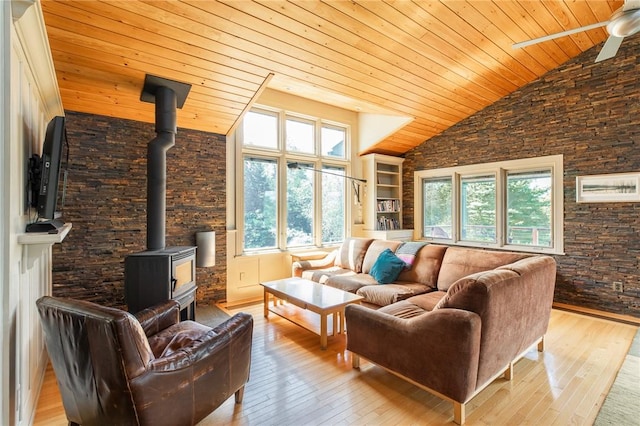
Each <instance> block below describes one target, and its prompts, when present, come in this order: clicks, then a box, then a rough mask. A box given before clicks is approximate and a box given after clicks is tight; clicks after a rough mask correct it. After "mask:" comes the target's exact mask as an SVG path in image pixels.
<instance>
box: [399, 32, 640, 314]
mask: <svg viewBox="0 0 640 426" xmlns="http://www.w3.org/2000/svg"><path fill="white" fill-rule="evenodd" d="M599 49H600V47H599V46H596V47H595V48H593V49H590V50H589V51H587V52H584V53H583V54H581V55H580V56H578V57H576V58H574V59H573V60H571V61H569V62H567V63H565V64H564V65H562V66H560V67H559V68H557V69H555V70H552V71H550V72H549V73H547V74H546V75H544V76H543V77H542V78H540V79H538V80H536V81H534V82H533V83H531V84H529V85H527V86H526V87H524V88H522V89H520V90H518V91H516V92H514V93H512V94H511V95H509V96H507V97H505V98H503V99H501V100H500V101H498V102H496V103H495V104H493V105H491V106H489V107H487V108H485V109H484V110H482V111H480V112H478V113H477V114H475V115H473V116H471V117H469V118H467V119H466V120H464V121H462V122H461V123H459V124H458V125H456V126H454V127H452V128H450V129H449V130H447V131H445V132H443V133H442V134H440V135H438V136H436V137H434V138H431V139H430V140H428V141H426V142H424V143H423V144H422V145H420V146H418V147H416V148H415V149H413V150H412V151H410V152H409V153H407V155H406V161H405V163H404V165H403V167H404V176H403V179H404V180H403V182H404V191H403V200H404V211H403V221H404V225H405V227H406V228H412V227H413V226H414V217H413V212H414V205H413V201H414V198H413V197H414V194H413V184H414V180H413V173H414V171H416V170H425V169H435V168H441V167H452V166H458V165H469V164H475V163H485V162H493V161H502V160H511V159H518V158H527V157H537V156H544V155H555V154H563V155H564V238H565V241H564V248H565V253H566V255H564V256H556V257H555V258H556V261H557V262H558V276H557V283H556V292H555V300H556V301H557V302H562V303H568V304H572V305H578V306H582V307H587V308H593V309H600V310H604V311H608V312H613V313H618V314H626V315H632V316H635V317H640V270H639V268H638V266H639V265H638V258H639V256H640V203H585V204H582V203H581V204H578V203H576V185H575V181H576V176H582V175H594V174H606V173H623V172H632V171H634V172H638V171H640V78H639V77H638V76H639V75H640V58H638V54H639V53H640V38H634V37H629V38H626V39H625V40H624V42H623V43H622V47H621V49H620V51H619V52H618V55H617V56H616V57H615V58H613V59H610V60H607V61H604V62H600V63H597V64H596V63H594V59H595V57H596V56H597V54H598V51H599ZM613 281H622V282H623V283H624V286H625V291H624V292H623V293H617V292H614V291H613V290H612V289H611V283H612V282H613Z"/></svg>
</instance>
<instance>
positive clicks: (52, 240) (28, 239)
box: [18, 223, 72, 245]
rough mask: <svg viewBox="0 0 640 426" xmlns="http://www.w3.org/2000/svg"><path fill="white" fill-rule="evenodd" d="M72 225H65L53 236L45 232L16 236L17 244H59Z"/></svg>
mask: <svg viewBox="0 0 640 426" xmlns="http://www.w3.org/2000/svg"><path fill="white" fill-rule="evenodd" d="M71 227H72V224H71V223H65V224H64V225H62V227H61V228H60V229H59V230H58V232H57V233H55V234H49V233H47V232H25V233H23V234H18V243H19V244H28V245H34V244H49V245H52V244H56V243H61V242H62V240H64V238H65V237H66V236H67V234H68V233H69V231H70V230H71Z"/></svg>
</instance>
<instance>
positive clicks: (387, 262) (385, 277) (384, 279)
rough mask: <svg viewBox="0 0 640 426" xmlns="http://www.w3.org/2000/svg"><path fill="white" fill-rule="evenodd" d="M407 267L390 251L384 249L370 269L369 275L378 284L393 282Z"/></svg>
mask: <svg viewBox="0 0 640 426" xmlns="http://www.w3.org/2000/svg"><path fill="white" fill-rule="evenodd" d="M406 266H407V264H406V263H404V262H403V261H402V259H400V258H399V257H398V256H396V255H395V254H394V253H393V252H392V251H391V249H385V250H384V251H383V252H382V253H380V255H379V256H378V259H377V260H376V263H374V264H373V266H372V267H371V271H369V274H370V275H371V276H372V277H373V278H375V279H376V281H378V283H380V284H389V283H392V282H394V281H395V280H396V279H397V278H398V275H400V272H402V270H403V269H404V268H405V267H406Z"/></svg>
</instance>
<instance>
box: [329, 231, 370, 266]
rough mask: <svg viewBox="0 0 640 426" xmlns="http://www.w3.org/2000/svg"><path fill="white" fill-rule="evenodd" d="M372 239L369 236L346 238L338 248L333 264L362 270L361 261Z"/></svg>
mask: <svg viewBox="0 0 640 426" xmlns="http://www.w3.org/2000/svg"><path fill="white" fill-rule="evenodd" d="M372 241H373V239H371V238H355V237H351V238H346V239H345V240H344V242H343V243H342V245H341V246H340V248H339V249H338V254H337V255H336V260H335V266H338V267H340V268H343V269H351V270H352V271H354V272H356V273H360V272H362V262H363V260H364V256H365V253H366V252H367V249H368V248H369V245H370V244H371V242H372Z"/></svg>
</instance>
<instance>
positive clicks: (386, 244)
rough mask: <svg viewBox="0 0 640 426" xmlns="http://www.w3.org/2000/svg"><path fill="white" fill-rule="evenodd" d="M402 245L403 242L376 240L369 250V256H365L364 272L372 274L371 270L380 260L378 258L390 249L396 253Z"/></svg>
mask: <svg viewBox="0 0 640 426" xmlns="http://www.w3.org/2000/svg"><path fill="white" fill-rule="evenodd" d="M400 244H402V241H393V240H374V241H373V242H372V243H371V245H370V246H369V248H368V249H367V254H365V256H364V261H363V262H362V272H363V273H365V274H369V273H371V268H372V267H373V265H374V264H375V263H376V261H377V260H378V257H380V254H381V253H382V252H383V251H385V250H386V249H390V250H391V251H392V252H395V251H396V249H397V248H398V246H399V245H400Z"/></svg>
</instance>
